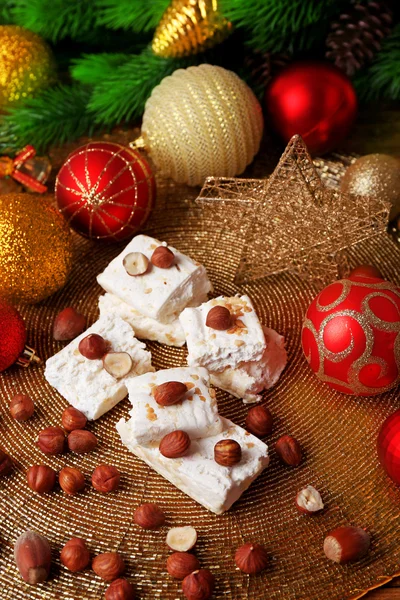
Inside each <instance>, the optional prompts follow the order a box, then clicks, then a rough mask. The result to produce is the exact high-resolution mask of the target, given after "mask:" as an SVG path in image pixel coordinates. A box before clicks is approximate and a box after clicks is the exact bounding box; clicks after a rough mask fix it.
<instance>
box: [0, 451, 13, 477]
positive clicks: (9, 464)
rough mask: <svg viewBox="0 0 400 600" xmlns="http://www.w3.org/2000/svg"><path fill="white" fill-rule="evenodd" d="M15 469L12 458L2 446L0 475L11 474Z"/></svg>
mask: <svg viewBox="0 0 400 600" xmlns="http://www.w3.org/2000/svg"><path fill="white" fill-rule="evenodd" d="M13 470H14V465H13V461H12V460H11V458H10V457H9V456H8V454H6V453H5V452H4V451H3V450H1V448H0V477H5V476H6V475H10V473H12V471H13Z"/></svg>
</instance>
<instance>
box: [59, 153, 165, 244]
mask: <svg viewBox="0 0 400 600" xmlns="http://www.w3.org/2000/svg"><path fill="white" fill-rule="evenodd" d="M55 193H56V198H57V203H58V207H59V209H60V211H61V212H62V213H63V214H64V216H65V217H66V218H67V220H68V221H69V224H70V225H71V227H72V228H73V229H75V230H76V231H77V232H78V233H80V234H82V235H85V236H87V237H90V238H96V239H113V240H121V239H124V238H127V237H129V236H131V235H133V234H134V233H135V232H136V231H137V230H138V229H139V228H140V227H142V226H143V225H144V223H145V222H146V220H147V218H148V217H149V215H150V212H151V209H152V207H153V204H154V200H155V194H156V185H155V180H154V176H153V173H152V171H151V168H150V165H149V163H148V162H147V160H146V159H145V158H144V157H143V156H142V155H141V154H140V153H139V152H138V151H136V150H132V149H131V148H127V147H125V146H121V145H120V144H114V143H111V142H90V143H89V144H86V145H85V146H81V147H80V148H78V149H77V150H75V151H74V152H72V154H70V155H69V157H68V158H67V160H66V161H65V163H64V165H63V166H62V167H61V169H60V171H59V173H58V176H57V181H56V188H55Z"/></svg>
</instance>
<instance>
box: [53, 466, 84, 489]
mask: <svg viewBox="0 0 400 600" xmlns="http://www.w3.org/2000/svg"><path fill="white" fill-rule="evenodd" d="M58 481H59V483H60V486H61V488H62V489H63V490H64V492H65V493H66V494H68V495H69V496H73V495H74V494H77V493H78V492H80V491H81V490H83V488H84V487H85V476H84V475H83V473H81V472H80V471H78V469H74V467H64V468H63V469H61V471H60V473H59V474H58Z"/></svg>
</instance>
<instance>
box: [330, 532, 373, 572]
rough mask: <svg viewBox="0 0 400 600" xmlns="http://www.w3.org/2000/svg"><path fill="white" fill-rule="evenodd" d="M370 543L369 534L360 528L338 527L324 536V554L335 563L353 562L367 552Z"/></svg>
mask: <svg viewBox="0 0 400 600" xmlns="http://www.w3.org/2000/svg"><path fill="white" fill-rule="evenodd" d="M370 541H371V538H370V535H369V533H368V532H367V531H365V530H364V529H361V527H352V526H349V527H338V528H337V529H334V530H333V531H331V532H330V533H328V535H327V536H326V538H325V540H324V552H325V555H326V557H327V558H329V559H330V560H333V561H335V562H337V563H340V564H344V563H348V562H353V561H356V560H359V559H360V558H362V557H363V556H364V555H365V554H366V553H367V552H368V549H369V545H370Z"/></svg>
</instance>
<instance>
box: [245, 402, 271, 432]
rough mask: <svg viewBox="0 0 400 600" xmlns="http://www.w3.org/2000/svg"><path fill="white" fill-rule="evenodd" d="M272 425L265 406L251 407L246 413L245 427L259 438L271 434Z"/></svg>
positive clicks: (269, 414)
mask: <svg viewBox="0 0 400 600" xmlns="http://www.w3.org/2000/svg"><path fill="white" fill-rule="evenodd" d="M272 424H273V418H272V415H271V413H270V412H269V410H268V408H265V406H253V408H250V410H249V412H248V413H247V416H246V423H245V427H246V429H247V431H250V433H252V434H253V435H256V436H257V437H259V438H262V437H264V436H266V435H269V434H270V433H271V431H272Z"/></svg>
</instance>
